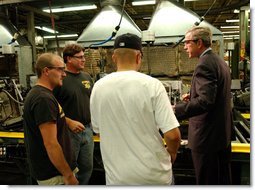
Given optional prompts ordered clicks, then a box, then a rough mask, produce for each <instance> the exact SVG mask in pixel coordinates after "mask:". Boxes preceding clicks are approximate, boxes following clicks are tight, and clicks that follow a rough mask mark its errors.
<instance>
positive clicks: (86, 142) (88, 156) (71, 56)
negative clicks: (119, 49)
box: [53, 44, 94, 185]
mask: <svg viewBox="0 0 255 190" xmlns="http://www.w3.org/2000/svg"><path fill="white" fill-rule="evenodd" d="M63 58H64V62H65V63H66V75H67V76H66V77H65V78H64V80H63V85H62V86H61V87H57V88H55V89H54V91H53V92H54V95H55V97H56V98H57V100H58V101H59V103H60V105H61V106H62V107H63V109H64V112H65V114H66V117H67V118H70V119H73V120H77V121H79V122H81V123H82V124H83V126H85V127H83V126H82V125H72V126H69V128H70V129H71V130H72V133H71V139H72V145H73V146H72V147H73V150H74V152H75V156H76V160H77V164H78V167H79V172H78V173H77V179H78V181H79V184H80V185H88V184H89V179H90V177H91V174H92V170H93V152H94V141H93V131H92V129H91V124H90V122H91V120H90V105H89V102H90V94H91V90H92V87H93V81H92V79H91V77H90V75H89V74H88V73H85V72H83V71H82V70H83V69H84V64H85V57H84V49H83V48H82V47H81V46H80V45H78V44H69V45H67V46H66V47H65V48H64V50H63Z"/></svg>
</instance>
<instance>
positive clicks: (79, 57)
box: [72, 55, 85, 59]
mask: <svg viewBox="0 0 255 190" xmlns="http://www.w3.org/2000/svg"><path fill="white" fill-rule="evenodd" d="M72 57H74V58H77V59H85V56H84V55H81V56H76V55H73V56H72Z"/></svg>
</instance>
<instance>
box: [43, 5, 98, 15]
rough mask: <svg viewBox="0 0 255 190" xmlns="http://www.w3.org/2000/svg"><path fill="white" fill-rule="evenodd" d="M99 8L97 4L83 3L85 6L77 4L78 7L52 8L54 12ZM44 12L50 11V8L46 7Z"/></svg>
mask: <svg viewBox="0 0 255 190" xmlns="http://www.w3.org/2000/svg"><path fill="white" fill-rule="evenodd" d="M91 9H97V6H96V5H95V4H93V5H83V6H76V7H59V8H52V9H51V11H52V13H61V12H69V11H82V10H91ZM43 11H44V12H47V13H50V9H44V10H43Z"/></svg>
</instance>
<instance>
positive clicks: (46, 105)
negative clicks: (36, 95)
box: [32, 97, 58, 126]
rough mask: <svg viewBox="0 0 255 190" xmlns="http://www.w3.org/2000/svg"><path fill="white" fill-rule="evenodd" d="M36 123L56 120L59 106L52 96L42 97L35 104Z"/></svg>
mask: <svg viewBox="0 0 255 190" xmlns="http://www.w3.org/2000/svg"><path fill="white" fill-rule="evenodd" d="M32 112H33V113H34V117H35V121H36V125H38V126H39V125H40V124H42V123H46V122H50V121H56V120H57V115H58V106H57V105H56V103H55V102H54V101H53V100H52V99H51V98H47V97H44V98H40V99H39V100H38V101H37V102H36V103H35V104H34V106H33V109H32Z"/></svg>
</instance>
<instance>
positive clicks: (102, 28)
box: [77, 5, 141, 47]
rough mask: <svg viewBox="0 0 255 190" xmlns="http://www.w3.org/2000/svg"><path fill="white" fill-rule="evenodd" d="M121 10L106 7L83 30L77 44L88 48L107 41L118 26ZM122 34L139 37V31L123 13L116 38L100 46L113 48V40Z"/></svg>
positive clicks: (110, 6) (109, 6) (114, 7)
mask: <svg viewBox="0 0 255 190" xmlns="http://www.w3.org/2000/svg"><path fill="white" fill-rule="evenodd" d="M120 18H121V10H120V9H119V7H118V6H112V5H107V6H105V7H104V8H103V9H102V10H101V12H100V13H98V14H97V15H96V16H95V17H94V18H93V19H92V20H91V22H90V23H89V24H88V26H87V27H86V28H85V29H84V30H83V32H82V34H81V35H80V37H79V38H78V40H77V43H80V44H82V45H83V46H84V47H88V46H90V45H91V44H94V43H99V42H102V41H104V40H106V39H108V38H109V37H110V36H111V35H112V32H113V31H114V29H115V27H116V26H117V25H118V24H119V22H120ZM124 33H133V34H136V35H137V36H139V37H141V30H140V29H139V27H138V26H137V25H136V24H135V23H134V21H133V20H132V19H131V17H130V16H129V15H128V14H127V13H126V12H125V11H124V13H123V18H122V22H121V24H120V29H119V31H118V32H117V34H116V36H115V37H114V38H113V39H112V40H110V41H108V42H107V43H105V44H102V45H100V46H113V43H114V39H115V38H116V37H117V36H119V35H121V34H124Z"/></svg>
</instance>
